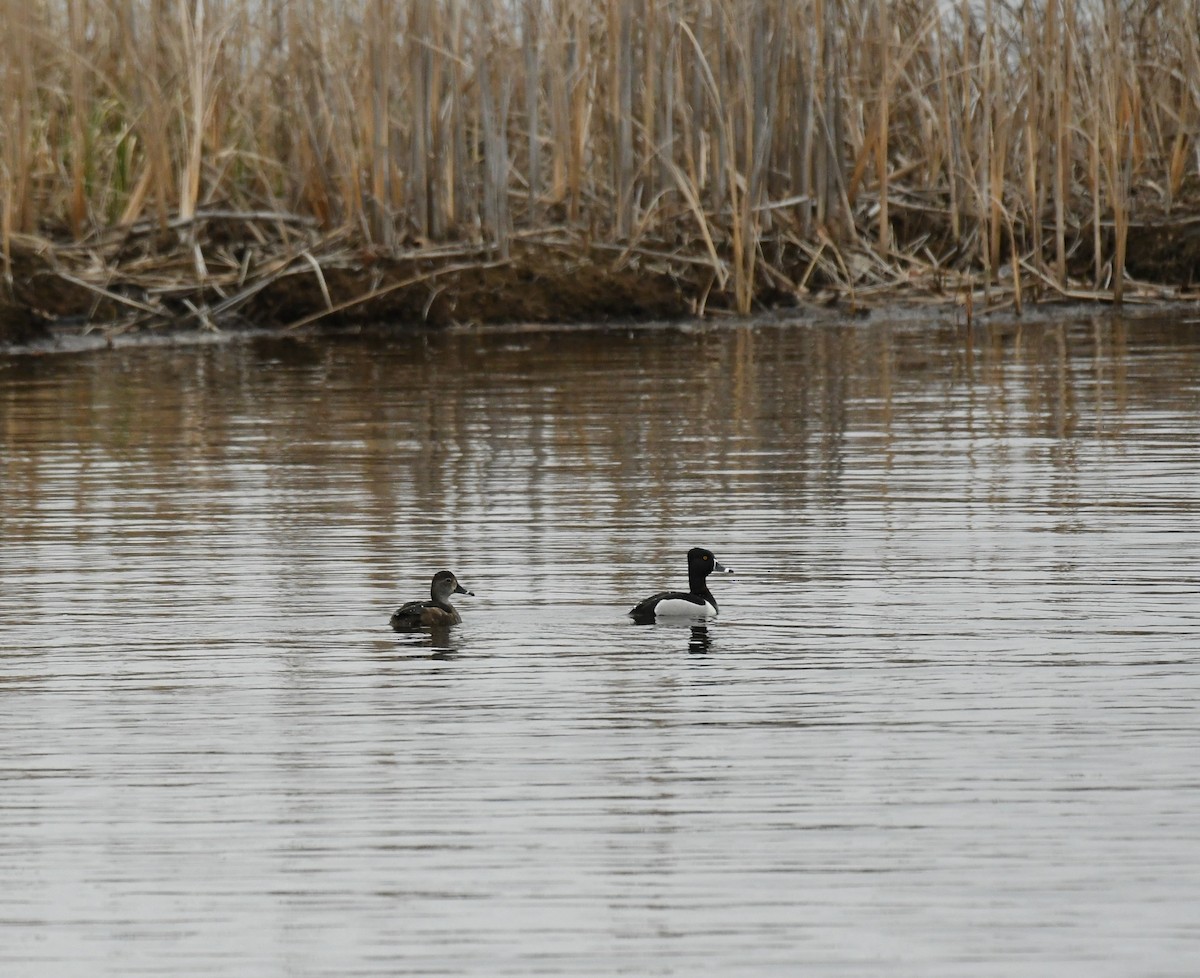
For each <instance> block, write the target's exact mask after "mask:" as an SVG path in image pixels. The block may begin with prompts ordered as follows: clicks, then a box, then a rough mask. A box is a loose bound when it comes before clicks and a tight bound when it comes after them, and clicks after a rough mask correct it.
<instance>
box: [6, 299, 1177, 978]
mask: <svg viewBox="0 0 1200 978" xmlns="http://www.w3.org/2000/svg"><path fill="white" fill-rule="evenodd" d="M1198 422H1200V333H1197V329H1196V326H1195V324H1193V323H1187V322H1181V321H1175V322H1169V321H1142V322H1137V321H1120V320H1098V321H1094V322H1093V321H1090V320H1084V319H1080V320H1072V321H1069V322H1063V323H1061V324H1032V325H1024V326H1016V325H994V326H991V327H987V328H976V329H975V330H974V331H973V332H968V331H967V330H966V329H964V328H951V327H947V326H935V325H930V324H927V323H922V322H915V321H914V322H907V323H899V324H888V323H882V322H865V323H864V322H857V323H853V324H838V325H830V326H787V325H780V324H759V325H750V326H746V325H741V326H730V325H725V326H713V327H705V328H700V327H697V328H669V329H666V328H659V329H644V330H600V329H594V330H566V329H564V330H559V331H532V332H530V331H521V330H508V331H504V330H499V331H485V332H468V331H463V332H454V333H446V334H419V335H415V336H409V337H406V338H404V339H402V340H396V341H394V342H392V343H390V344H381V343H380V342H379V341H378V340H369V341H368V340H366V339H362V340H349V339H343V340H338V341H322V342H314V343H308V342H304V341H300V340H296V341H277V340H259V341H255V342H243V343H238V344H231V345H224V346H210V347H194V348H186V349H168V348H156V349H126V350H119V349H118V350H113V351H108V352H100V353H93V354H88V355H85V356H56V357H16V358H9V359H6V360H5V359H0V480H2V481H0V486H2V488H0V492H2V500H3V510H2V513H0V546H2V550H0V571H2V575H3V576H2V586H3V593H2V598H3V600H2V604H0V745H2V748H3V753H2V755H0V880H2V881H3V885H2V886H0V973H2V974H5V975H8V974H13V975H54V976H65V975H87V976H109V975H111V976H122V978H125V976H134V975H155V976H159V975H164V974H176V975H189V976H192V975H195V976H202V975H264V976H274V975H279V976H316V975H328V976H351V975H366V976H393V975H422V976H425V975H434V974H453V975H537V974H544V975H572V976H575V975H616V974H628V975H637V976H647V975H679V976H693V975H700V974H703V975H720V976H731V975H801V974H803V975H847V976H861V975H871V976H874V975H889V976H892V975H913V976H918V975H919V976H945V978H958V976H971V975H988V976H992V975H994V976H1011V975H1047V976H1049V975H1053V976H1128V975H1147V976H1148V975H1158V976H1162V975H1173V976H1174V975H1178V976H1185V975H1188V976H1190V975H1194V974H1196V973H1198V972H1200V912H1198V911H1200V815H1198V814H1197V812H1198V810H1200V761H1198V758H1200V639H1198V634H1200V607H1198V603H1197V582H1198V580H1200V562H1198V556H1197V555H1198V552H1200V546H1198V545H1200V423H1198ZM696 543H699V544H703V545H706V546H709V547H711V548H712V549H713V550H714V551H715V552H716V554H717V556H718V558H719V559H720V560H721V561H723V562H724V563H726V564H729V565H731V566H732V567H734V568H735V569H736V570H737V572H738V573H737V574H736V576H735V577H732V578H730V577H723V578H722V579H721V580H719V581H717V580H714V581H713V582H712V583H713V590H714V592H715V593H716V595H717V597H718V599H719V600H720V603H721V610H722V613H721V617H720V619H719V620H718V621H715V622H713V623H710V624H709V625H707V626H706V627H704V626H689V625H687V624H681V625H656V626H648V627H639V626H636V625H633V624H632V623H630V622H629V621H628V620H627V619H626V618H625V617H624V613H625V611H627V610H628V608H629V607H631V606H632V605H633V604H634V603H635V602H636V601H637V600H639V599H640V598H642V597H644V596H645V595H647V594H649V593H650V592H652V591H656V590H660V589H663V588H666V587H680V586H682V585H683V584H684V583H685V580H686V578H685V569H684V561H683V554H684V552H685V551H686V550H687V548H688V547H689V546H692V545H693V544H696ZM442 567H448V568H450V569H452V570H454V571H455V572H456V573H457V575H458V577H459V578H460V580H461V581H462V582H463V583H464V584H465V585H466V586H467V587H468V588H470V589H471V590H473V591H475V592H476V597H474V598H468V597H460V598H459V600H458V602H457V604H458V607H459V609H460V611H461V612H462V614H463V618H464V622H463V624H462V625H460V626H457V627H455V628H454V629H452V630H450V631H448V632H441V633H438V634H430V633H417V634H415V635H397V634H395V633H393V632H392V631H391V630H390V629H389V628H388V626H387V618H388V615H389V614H390V612H391V611H392V610H393V609H394V608H395V607H396V606H397V605H398V604H399V603H401V602H402V601H404V600H409V599H412V598H419V597H423V596H427V594H428V586H429V578H430V577H431V576H432V574H433V572H434V571H435V570H438V569H440V568H442Z"/></svg>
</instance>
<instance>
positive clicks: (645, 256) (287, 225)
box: [0, 212, 1200, 352]
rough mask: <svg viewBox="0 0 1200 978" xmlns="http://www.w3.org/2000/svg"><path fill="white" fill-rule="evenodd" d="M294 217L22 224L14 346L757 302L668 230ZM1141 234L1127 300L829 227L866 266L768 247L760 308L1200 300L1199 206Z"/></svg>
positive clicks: (10, 344) (837, 312) (683, 315)
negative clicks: (84, 234)
mask: <svg viewBox="0 0 1200 978" xmlns="http://www.w3.org/2000/svg"><path fill="white" fill-rule="evenodd" d="M285 217H286V215H269V216H268V217H267V218H264V216H263V215H255V214H238V213H235V212H213V213H208V214H205V213H201V214H200V215H198V216H197V217H196V218H195V219H193V220H192V221H190V222H187V226H186V234H181V233H180V231H179V230H178V229H176V230H170V229H168V230H167V231H162V230H157V229H153V230H152V229H149V228H147V227H146V226H144V225H143V226H141V227H135V228H125V229H120V228H116V229H111V230H109V231H107V232H104V233H103V234H101V235H97V236H96V237H95V239H94V240H91V241H83V242H78V243H75V242H70V241H58V240H53V239H51V238H38V237H33V236H20V237H17V238H15V239H14V240H13V242H12V247H11V248H10V256H9V262H8V266H7V271H8V279H9V282H10V284H9V285H8V287H6V288H4V289H3V290H2V291H0V352H11V351H15V350H42V351H46V350H50V349H54V348H70V349H81V348H98V347H103V346H111V345H113V344H114V343H116V342H118V341H120V342H122V343H125V342H129V341H130V340H131V339H134V338H137V339H140V340H150V339H152V338H155V337H157V338H171V337H179V336H181V335H188V334H195V335H196V336H204V335H209V336H217V335H221V334H226V333H230V334H241V333H255V334H260V333H261V334H277V335H295V334H299V333H312V332H314V331H317V332H326V331H333V332H341V331H346V330H351V329H363V328H369V329H371V330H372V331H377V332H381V333H386V332H399V331H403V330H407V329H414V328H439V327H440V328H446V327H462V326H487V325H499V324H518V323H519V324H528V325H547V326H549V325H554V324H573V323H575V324H582V323H588V324H596V325H604V324H624V323H651V322H660V321H666V322H670V321H680V320H704V319H709V318H714V317H734V318H738V319H746V318H747V317H746V316H745V315H741V314H739V313H738V312H737V308H736V304H737V303H736V297H735V296H734V294H733V291H732V289H731V287H730V282H729V280H728V278H726V279H725V280H724V281H722V280H721V278H720V271H721V269H720V267H719V266H717V265H714V264H713V263H712V262H711V260H710V259H709V258H707V257H705V256H699V255H696V254H693V253H689V252H688V251H686V250H684V249H683V248H678V247H677V248H676V249H675V251H673V252H672V251H671V250H668V247H667V246H666V245H665V244H661V243H660V244H657V245H656V244H655V243H648V242H641V243H640V244H639V245H638V246H636V247H635V246H632V245H630V246H625V247H623V248H620V247H617V246H614V245H608V244H604V243H596V242H592V241H589V240H588V239H587V237H586V236H585V235H583V234H582V233H580V232H578V231H572V229H569V228H555V229H551V230H548V231H544V232H538V233H536V234H533V233H531V234H528V235H525V236H522V237H518V238H514V239H513V240H512V241H511V242H510V243H509V245H508V249H507V254H501V253H500V252H499V251H498V249H496V248H494V247H488V246H485V245H477V244H461V245H454V244H449V245H437V246H433V245H425V246H415V247H412V248H408V249H405V250H401V251H398V252H396V253H394V254H390V255H389V254H382V253H380V252H378V251H375V250H372V249H370V248H368V247H367V246H365V245H364V244H362V243H358V242H354V241H351V240H348V239H347V238H346V236H345V235H341V234H332V235H327V236H322V235H320V234H319V233H317V231H316V230H315V229H314V228H312V227H307V228H305V225H306V224H310V223H311V222H306V221H305V220H304V219H302V218H299V217H290V218H287V220H286V221H285V220H284V218H285ZM297 228H299V229H301V231H300V233H297ZM239 231H240V232H241V233H240V234H239V233H238V232H239ZM249 232H252V233H249ZM1130 241H1131V243H1132V244H1133V245H1135V247H1133V248H1131V249H1130V252H1129V254H1130V260H1129V263H1128V268H1127V272H1126V275H1125V277H1124V281H1123V290H1122V291H1123V294H1122V296H1121V299H1120V301H1118V299H1117V296H1116V294H1115V293H1114V292H1113V291H1112V290H1111V289H1103V288H1091V287H1089V286H1087V285H1086V284H1084V282H1083V280H1082V275H1081V274H1080V273H1086V271H1087V269H1088V268H1090V260H1088V259H1087V258H1086V257H1085V258H1084V259H1083V260H1081V261H1080V263H1079V264H1080V266H1081V267H1077V268H1073V269H1072V273H1073V274H1072V275H1071V277H1070V278H1069V279H1068V282H1069V285H1068V287H1066V288H1064V287H1059V286H1057V285H1056V284H1054V283H1051V282H1049V281H1047V280H1046V279H1045V277H1044V276H1039V275H1038V274H1036V271H1035V270H1033V269H1031V268H1029V267H1027V266H1026V267H1022V265H1019V264H1016V263H1013V264H1012V265H1011V266H1010V268H1009V270H1008V271H1009V274H1008V275H1007V276H1002V277H1001V280H1000V281H999V282H997V281H988V278H989V277H988V276H986V275H984V274H983V273H977V274H968V273H962V272H948V271H946V270H945V269H944V268H941V267H938V266H937V265H936V264H934V263H932V262H930V263H928V264H927V265H924V266H921V265H917V264H916V263H914V262H911V261H910V262H909V263H908V265H907V267H905V268H899V267H892V268H888V267H887V266H886V265H884V264H883V262H882V259H881V258H880V257H879V256H877V255H874V254H873V253H872V251H871V249H868V248H863V247H862V246H861V244H859V245H858V246H856V248H854V249H842V250H838V249H836V248H835V247H834V246H833V245H832V243H829V242H826V244H825V245H824V248H825V250H828V251H829V252H830V255H831V259H830V261H832V263H833V265H835V266H836V267H839V268H841V269H843V270H846V271H849V270H851V269H859V274H858V275H857V276H845V275H844V276H840V277H834V276H833V275H831V274H828V271H829V268H828V267H827V266H825V265H822V264H821V263H820V262H819V261H818V260H817V258H819V257H820V253H819V252H818V255H817V258H814V256H813V253H812V249H793V251H792V253H791V254H788V253H786V252H781V253H780V257H779V258H778V259H777V260H776V261H775V263H774V264H773V265H772V266H771V267H770V268H767V267H766V265H765V263H760V269H761V271H760V274H759V275H758V276H756V279H755V292H754V295H753V304H752V309H751V317H753V316H758V315H770V316H786V317H788V318H795V319H799V320H806V319H814V320H822V321H827V320H828V319H830V318H842V319H853V318H855V317H859V316H866V315H872V314H875V313H877V312H880V311H885V310H897V309H911V308H916V309H920V310H923V311H925V312H931V313H933V314H934V315H935V316H936V317H937V318H938V319H941V320H944V319H945V317H946V316H947V315H952V316H954V317H956V318H958V319H960V320H965V321H971V320H972V319H974V318H980V317H991V316H994V315H996V314H1006V315H1011V316H1014V317H1022V316H1029V315H1030V314H1032V311H1033V310H1035V309H1045V308H1053V309H1061V308H1063V307H1076V308H1097V309H1100V308H1106V307H1107V308H1111V309H1116V310H1125V311H1132V310H1134V309H1143V308H1146V307H1150V308H1172V307H1179V308H1187V307H1189V306H1194V305H1196V304H1198V303H1200V287H1197V286H1196V285H1195V284H1193V282H1192V281H1191V279H1192V276H1193V271H1194V269H1195V268H1197V267H1200V217H1190V216H1189V217H1183V218H1174V219H1173V220H1170V221H1160V222H1153V221H1146V222H1145V223H1142V224H1136V223H1135V224H1132V225H1131V227H1130ZM864 270H865V271H864ZM855 279H857V281H856V280H855ZM801 283H803V284H801Z"/></svg>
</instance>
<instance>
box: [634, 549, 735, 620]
mask: <svg viewBox="0 0 1200 978" xmlns="http://www.w3.org/2000/svg"><path fill="white" fill-rule="evenodd" d="M687 559H688V589H687V593H684V592H683V591H660V592H659V593H658V594H652V595H651V596H650V597H648V598H647V599H646V600H645V601H643V602H642V603H641V604H639V605H637V606H636V607H634V608H633V609H632V610H631V611H630V612H629V617H630V618H632V619H633V620H634V621H636V622H650V621H654V620H655V619H656V618H667V617H671V618H711V617H713V616H714V615H715V614H716V613H717V599H716V598H714V597H713V596H712V591H710V590H709V589H708V583H707V581H706V580H705V578H707V577H708V575H709V574H711V573H712V572H713V571H717V572H719V573H722V574H732V573H733V568H731V567H723V566H722V565H721V564H720V563H718V562H717V558H716V555H715V554H713V552H712V551H711V550H705V549H704V548H703V547H692V549H691V550H689V551H688V555H687Z"/></svg>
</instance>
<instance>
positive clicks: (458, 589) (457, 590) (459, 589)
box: [454, 584, 475, 598]
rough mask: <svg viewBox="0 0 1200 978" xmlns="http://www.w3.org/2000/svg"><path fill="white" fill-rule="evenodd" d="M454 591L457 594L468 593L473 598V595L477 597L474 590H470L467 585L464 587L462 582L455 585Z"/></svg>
mask: <svg viewBox="0 0 1200 978" xmlns="http://www.w3.org/2000/svg"><path fill="white" fill-rule="evenodd" d="M454 593H455V594H466V595H468V596H469V597H472V598H473V597H475V592H474V591H468V590H467V589H466V588H465V587H463V586H462V585H461V584H458V585H455V588H454Z"/></svg>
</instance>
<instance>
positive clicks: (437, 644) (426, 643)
mask: <svg viewBox="0 0 1200 978" xmlns="http://www.w3.org/2000/svg"><path fill="white" fill-rule="evenodd" d="M396 650H397V651H398V652H399V653H400V654H401V655H402V656H403V657H404V658H418V659H425V658H429V659H457V658H458V642H457V641H456V640H455V639H453V638H451V634H450V628H449V626H447V625H431V626H429V627H427V628H411V629H404V630H402V631H401V634H400V635H399V636H397V644H396Z"/></svg>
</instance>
